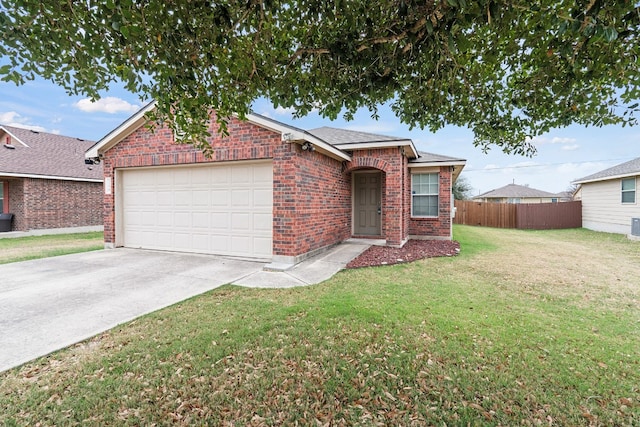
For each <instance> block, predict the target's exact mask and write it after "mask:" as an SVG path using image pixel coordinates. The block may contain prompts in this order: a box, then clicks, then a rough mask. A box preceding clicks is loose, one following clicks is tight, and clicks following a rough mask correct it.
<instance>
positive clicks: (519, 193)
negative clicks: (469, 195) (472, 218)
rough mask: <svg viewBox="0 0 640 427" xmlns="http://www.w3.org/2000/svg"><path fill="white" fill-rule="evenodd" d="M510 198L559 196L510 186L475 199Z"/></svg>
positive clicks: (529, 188) (523, 187)
mask: <svg viewBox="0 0 640 427" xmlns="http://www.w3.org/2000/svg"><path fill="white" fill-rule="evenodd" d="M505 197H507V198H509V197H512V198H513V197H521V198H530V197H534V198H535V197H558V195H557V194H554V193H549V192H547V191H542V190H536V189H535V188H531V187H525V186H524V185H518V184H509V185H505V186H504V187H500V188H496V189H495V190H491V191H488V192H486V193H484V194H480V195H479V196H476V197H474V199H485V198H489V199H491V198H505Z"/></svg>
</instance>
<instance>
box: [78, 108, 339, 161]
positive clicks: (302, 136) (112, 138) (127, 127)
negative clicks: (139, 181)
mask: <svg viewBox="0 0 640 427" xmlns="http://www.w3.org/2000/svg"><path fill="white" fill-rule="evenodd" d="M155 107H156V101H153V102H150V103H149V104H147V106H145V107H143V108H142V109H141V110H140V111H138V112H137V113H135V114H134V115H133V116H131V117H130V118H129V119H127V120H126V121H125V122H123V123H122V124H121V125H120V126H118V127H117V128H115V129H114V130H112V131H111V132H109V133H108V134H107V135H106V136H105V137H104V138H102V139H101V140H100V141H98V142H97V143H96V144H95V145H94V146H92V147H91V148H89V149H88V150H87V151H86V152H85V157H86V158H89V159H92V158H98V157H100V155H101V154H104V153H105V152H106V151H107V150H109V149H110V148H112V147H114V146H115V145H117V144H118V143H119V142H120V141H122V140H123V139H124V138H126V137H127V136H129V135H131V134H132V133H133V132H135V131H136V130H137V129H139V128H140V127H141V126H142V125H143V124H144V123H145V122H146V121H147V119H146V117H145V116H146V114H147V112H149V111H151V110H153V109H154V108H155ZM247 120H248V121H249V122H251V123H253V124H255V125H258V126H261V127H263V128H266V129H269V130H272V131H274V132H277V133H280V134H281V135H282V138H283V140H289V141H297V140H304V141H309V142H310V143H312V144H313V145H314V146H315V147H316V149H317V150H318V152H321V153H323V154H325V155H327V156H329V157H332V158H335V159H338V160H347V161H350V160H351V157H350V156H349V155H348V154H346V153H344V152H342V151H341V150H339V149H337V148H335V147H334V146H332V145H330V144H328V143H326V142H325V141H323V140H321V139H319V138H316V137H315V136H313V135H311V134H310V133H308V132H305V131H302V130H300V129H297V128H294V127H290V126H286V125H284V124H282V123H279V122H276V121H274V120H267V119H266V118H264V117H262V116H258V115H256V114H247ZM285 135H286V137H285Z"/></svg>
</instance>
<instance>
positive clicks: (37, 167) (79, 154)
mask: <svg viewBox="0 0 640 427" xmlns="http://www.w3.org/2000/svg"><path fill="white" fill-rule="evenodd" d="M0 137H1V138H2V139H1V140H0V145H1V146H0V175H3V174H5V175H12V176H43V177H56V178H60V179H74V180H87V181H102V179H103V176H102V165H91V166H90V167H89V166H88V165H86V164H85V163H84V153H85V151H86V150H87V149H88V148H89V147H91V146H92V145H93V144H94V142H93V141H85V140H82V139H79V138H72V137H68V136H61V135H55V134H51V133H46V132H37V131H33V130H29V129H22V128H17V127H13V126H4V125H0ZM7 137H9V138H10V142H11V146H12V147H14V148H6V147H5V145H6V142H7Z"/></svg>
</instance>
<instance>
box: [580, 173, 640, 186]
mask: <svg viewBox="0 0 640 427" xmlns="http://www.w3.org/2000/svg"><path fill="white" fill-rule="evenodd" d="M634 176H640V171H639V172H631V173H625V174H621V175H611V176H604V177H602V178H594V179H587V180H581V181H572V182H571V183H572V184H590V183H592V182H600V181H611V180H613V179H622V178H632V177H634Z"/></svg>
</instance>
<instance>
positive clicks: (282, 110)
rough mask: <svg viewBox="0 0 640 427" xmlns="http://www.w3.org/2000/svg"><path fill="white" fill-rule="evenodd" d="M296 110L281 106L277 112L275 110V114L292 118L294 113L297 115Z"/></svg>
mask: <svg viewBox="0 0 640 427" xmlns="http://www.w3.org/2000/svg"><path fill="white" fill-rule="evenodd" d="M295 111H296V110H295V108H293V107H287V108H285V107H283V106H279V107H278V108H276V109H275V110H273V112H274V113H275V114H276V115H278V116H291V115H293V113H295Z"/></svg>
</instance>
